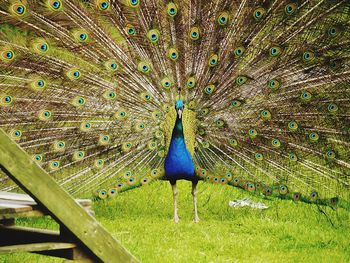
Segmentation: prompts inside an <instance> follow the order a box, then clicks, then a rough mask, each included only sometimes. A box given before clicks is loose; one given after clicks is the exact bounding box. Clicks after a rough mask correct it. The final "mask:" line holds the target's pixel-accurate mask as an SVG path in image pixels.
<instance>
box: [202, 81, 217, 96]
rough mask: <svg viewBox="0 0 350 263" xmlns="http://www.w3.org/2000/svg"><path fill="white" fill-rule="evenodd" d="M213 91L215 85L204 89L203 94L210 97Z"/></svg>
mask: <svg viewBox="0 0 350 263" xmlns="http://www.w3.org/2000/svg"><path fill="white" fill-rule="evenodd" d="M214 90H215V85H213V84H211V85H208V86H206V87H205V88H204V93H205V94H207V95H210V94H212V93H213V92H214Z"/></svg>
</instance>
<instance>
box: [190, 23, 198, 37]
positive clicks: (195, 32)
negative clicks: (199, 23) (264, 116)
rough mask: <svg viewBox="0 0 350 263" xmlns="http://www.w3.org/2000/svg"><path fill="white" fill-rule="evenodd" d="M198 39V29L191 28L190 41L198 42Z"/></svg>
mask: <svg viewBox="0 0 350 263" xmlns="http://www.w3.org/2000/svg"><path fill="white" fill-rule="evenodd" d="M199 37H200V32H199V28H198V27H196V26H195V27H192V28H191V30H190V39H191V40H198V39H199Z"/></svg>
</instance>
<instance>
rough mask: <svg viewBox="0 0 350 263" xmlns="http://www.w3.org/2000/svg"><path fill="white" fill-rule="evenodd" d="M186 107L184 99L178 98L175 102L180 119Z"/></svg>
mask: <svg viewBox="0 0 350 263" xmlns="http://www.w3.org/2000/svg"><path fill="white" fill-rule="evenodd" d="M184 108H185V105H184V102H183V100H177V101H176V103H175V109H176V113H177V115H178V116H179V119H181V116H182V112H183V110H184Z"/></svg>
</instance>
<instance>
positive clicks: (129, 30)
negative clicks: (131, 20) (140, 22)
mask: <svg viewBox="0 0 350 263" xmlns="http://www.w3.org/2000/svg"><path fill="white" fill-rule="evenodd" d="M124 30H125V32H126V33H127V34H128V35H129V36H134V35H135V34H136V30H135V27H134V26H133V25H131V24H127V25H126V26H125V29H124Z"/></svg>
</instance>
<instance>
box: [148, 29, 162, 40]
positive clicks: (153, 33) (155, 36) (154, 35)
mask: <svg viewBox="0 0 350 263" xmlns="http://www.w3.org/2000/svg"><path fill="white" fill-rule="evenodd" d="M159 37H160V32H159V30H157V29H151V30H150V31H148V33H147V38H148V39H149V40H150V41H151V43H153V44H156V43H158V40H159Z"/></svg>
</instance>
